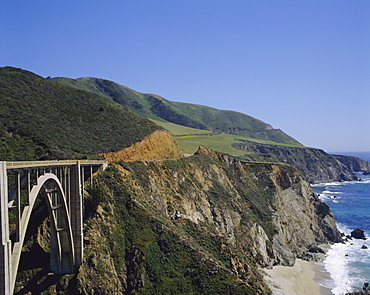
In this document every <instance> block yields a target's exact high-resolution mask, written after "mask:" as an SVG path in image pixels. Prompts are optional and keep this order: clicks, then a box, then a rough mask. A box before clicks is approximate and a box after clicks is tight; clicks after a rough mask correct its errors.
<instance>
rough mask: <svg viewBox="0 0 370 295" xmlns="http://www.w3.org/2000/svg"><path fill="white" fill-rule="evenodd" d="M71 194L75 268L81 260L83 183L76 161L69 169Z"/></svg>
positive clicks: (70, 210) (70, 209)
mask: <svg viewBox="0 0 370 295" xmlns="http://www.w3.org/2000/svg"><path fill="white" fill-rule="evenodd" d="M70 183H71V194H70V208H69V212H70V214H71V227H72V232H73V243H74V253H75V261H74V265H75V266H76V267H77V266H79V265H80V264H81V263H82V258H83V215H82V212H83V183H82V180H81V165H80V161H77V163H76V165H75V166H72V167H71V182H70Z"/></svg>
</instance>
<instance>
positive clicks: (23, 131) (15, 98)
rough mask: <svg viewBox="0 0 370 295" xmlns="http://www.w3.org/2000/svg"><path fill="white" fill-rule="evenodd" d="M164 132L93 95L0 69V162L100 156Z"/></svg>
mask: <svg viewBox="0 0 370 295" xmlns="http://www.w3.org/2000/svg"><path fill="white" fill-rule="evenodd" d="M158 129H162V128H161V127H159V126H158V125H156V124H154V123H153V122H151V121H150V120H147V119H145V118H143V117H141V116H138V115H137V114H135V113H133V112H131V111H129V110H128V109H126V108H124V107H122V106H120V105H119V104H117V103H115V102H113V101H112V100H111V99H108V98H106V97H102V96H99V95H96V94H92V93H91V92H86V91H81V90H77V89H75V88H71V87H66V86H63V85H61V84H59V83H56V82H53V81H51V80H49V79H44V78H42V77H40V76H37V75H35V74H33V73H31V72H28V71H24V70H21V69H16V68H12V67H3V68H0V159H1V160H36V159H65V158H69V159H71V158H83V157H96V155H97V154H98V153H106V152H115V151H118V150H121V149H122V148H124V147H128V146H130V145H132V144H133V143H134V142H137V141H140V140H142V139H143V138H144V137H145V136H147V135H149V134H151V133H152V132H154V131H156V130H158Z"/></svg>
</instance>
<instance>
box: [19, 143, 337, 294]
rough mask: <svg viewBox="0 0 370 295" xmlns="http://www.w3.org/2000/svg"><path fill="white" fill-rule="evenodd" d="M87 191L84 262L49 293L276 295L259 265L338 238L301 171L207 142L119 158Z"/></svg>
mask: <svg viewBox="0 0 370 295" xmlns="http://www.w3.org/2000/svg"><path fill="white" fill-rule="evenodd" d="M85 197H86V222H85V257H84V262H83V264H82V265H81V267H80V268H79V270H78V272H77V273H76V274H75V275H73V276H64V277H63V278H62V279H61V278H58V280H56V281H57V282H54V284H50V286H49V287H48V289H46V288H45V290H47V291H45V292H48V294H49V293H55V294H56V292H57V290H59V291H58V292H66V293H67V294H194V293H196V294H216V293H217V294H220V293H226V294H270V290H269V289H268V287H267V285H266V284H265V282H264V280H263V277H262V275H261V273H260V269H261V268H262V267H271V266H273V265H276V264H283V265H292V264H293V262H294V259H295V258H296V257H302V258H312V256H313V255H314V254H311V253H310V252H309V249H310V248H311V247H312V246H316V245H318V244H321V243H330V242H336V241H338V240H339V239H340V235H339V232H338V231H337V229H336V226H335V222H334V219H333V215H332V213H331V212H330V209H329V207H328V206H327V205H326V204H324V203H322V202H321V201H320V200H319V199H318V197H317V196H316V195H315V194H314V193H313V192H312V190H311V188H310V185H309V184H308V183H307V182H306V181H305V179H304V176H303V175H302V173H301V172H300V171H299V170H298V169H296V168H294V167H292V166H290V165H282V164H279V165H277V164H256V163H247V162H241V161H239V160H237V159H235V158H233V157H231V156H228V155H225V154H219V153H216V152H212V151H210V150H208V149H207V148H205V147H201V148H200V149H199V151H198V152H197V153H196V154H195V155H194V156H192V157H188V158H181V159H177V160H166V161H150V162H145V161H144V162H142V161H141V162H140V161H135V162H123V161H120V162H118V163H116V164H114V165H111V166H110V167H109V168H108V169H107V170H106V171H104V172H102V173H100V174H99V175H97V177H95V179H94V185H93V186H91V187H88V189H87V194H86V196H85ZM22 277H23V278H24V277H27V276H26V274H23V275H22ZM39 280H41V279H40V278H39ZM36 281H37V280H32V279H31V282H32V283H35V284H37V282H36ZM29 284H30V283H29ZM28 286H30V285H28ZM19 292H22V291H19ZM19 294H22V293H19ZM45 294H46V293H45Z"/></svg>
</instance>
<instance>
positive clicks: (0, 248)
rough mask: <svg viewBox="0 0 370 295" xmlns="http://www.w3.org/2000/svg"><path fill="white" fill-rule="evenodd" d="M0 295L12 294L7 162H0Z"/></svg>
mask: <svg viewBox="0 0 370 295" xmlns="http://www.w3.org/2000/svg"><path fill="white" fill-rule="evenodd" d="M0 230H1V245H0V294H5V295H7V294H11V293H12V287H11V281H12V278H11V277H10V276H11V274H12V273H13V272H12V265H11V253H12V251H11V247H12V244H11V241H10V239H9V216H8V179H7V173H6V162H0Z"/></svg>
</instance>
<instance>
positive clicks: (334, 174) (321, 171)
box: [233, 140, 370, 183]
mask: <svg viewBox="0 0 370 295" xmlns="http://www.w3.org/2000/svg"><path fill="white" fill-rule="evenodd" d="M233 146H234V147H235V148H237V149H239V150H244V151H246V152H248V153H249V154H245V155H244V156H241V157H239V158H242V159H244V160H250V161H251V160H252V161H262V162H280V163H287V164H290V165H293V166H295V167H297V168H298V169H300V170H301V171H302V172H303V174H304V175H305V177H306V178H307V180H308V181H309V182H311V183H319V182H330V181H350V180H356V179H357V177H356V176H354V175H353V173H352V172H353V171H360V170H362V169H360V168H368V167H369V166H368V165H370V163H368V165H366V163H367V162H365V161H362V162H361V160H360V159H356V158H354V157H352V158H347V157H346V156H334V155H330V154H327V153H325V152H324V151H323V150H320V149H313V148H300V147H287V146H278V145H270V144H261V143H256V142H252V141H248V140H239V141H238V142H236V143H234V144H233ZM346 159H348V160H346ZM347 161H348V162H347ZM359 161H360V162H359ZM359 163H362V166H360V164H359ZM364 170H366V169H364Z"/></svg>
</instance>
